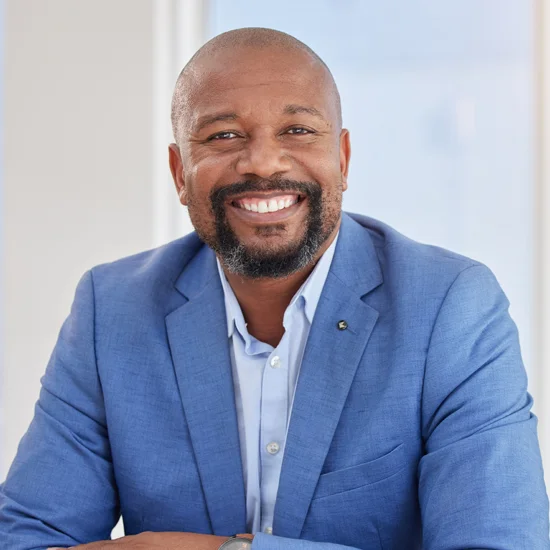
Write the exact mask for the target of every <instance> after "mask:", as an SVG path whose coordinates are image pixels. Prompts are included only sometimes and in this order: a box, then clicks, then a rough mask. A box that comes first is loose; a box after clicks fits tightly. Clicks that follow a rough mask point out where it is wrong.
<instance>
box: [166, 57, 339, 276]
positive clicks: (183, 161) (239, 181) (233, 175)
mask: <svg viewBox="0 0 550 550" xmlns="http://www.w3.org/2000/svg"><path fill="white" fill-rule="evenodd" d="M186 111H187V112H186V113H182V123H181V125H180V128H181V132H180V135H179V149H178V148H177V147H176V146H175V145H172V146H171V147H170V165H171V169H172V174H173V176H174V179H175V182H176V186H177V187H178V189H179V190H180V197H181V202H182V203H183V204H186V205H187V206H188V209H189V215H190V217H191V221H192V223H193V225H194V227H195V229H196V231H197V233H198V235H199V236H200V237H201V238H202V239H203V240H204V241H205V242H206V243H207V244H208V245H209V246H210V247H211V248H213V249H214V250H215V251H216V253H217V254H218V256H220V259H221V261H222V263H223V264H224V265H225V266H226V267H227V268H228V269H229V270H230V271H233V272H236V273H239V274H241V275H244V276H248V277H253V278H258V277H271V278H275V277H283V276H286V275H289V274H290V273H293V272H296V271H298V270H300V269H302V268H304V267H306V266H307V265H308V264H309V263H311V262H312V261H313V259H314V258H315V256H316V254H317V252H318V251H319V249H320V248H321V247H322V245H323V244H324V243H325V242H326V241H327V239H328V238H329V237H330V236H331V235H333V234H334V233H335V231H336V230H337V228H338V225H339V221H340V216H341V203H342V191H343V190H345V189H346V187H347V184H346V181H345V179H346V177H347V168H348V162H349V134H348V132H347V131H346V130H343V131H340V128H339V124H338V113H337V104H336V101H335V98H334V95H333V94H332V88H331V87H330V85H329V80H328V77H327V74H326V73H325V71H324V70H323V69H322V68H321V67H319V66H318V65H312V62H311V60H310V59H309V57H308V56H307V55H305V54H301V53H298V54H295V55H293V56H290V55H288V53H287V54H286V55H283V54H281V53H280V52H276V51H275V52H271V51H264V52H261V51H260V52H251V51H248V50H247V51H242V50H241V51H239V52H238V54H237V52H235V53H234V54H233V55H224V57H223V59H217V60H212V62H211V64H210V65H209V66H205V65H203V66H202V72H201V73H200V74H199V75H198V78H197V79H196V84H195V85H194V86H192V88H191V90H190V93H189V97H188V98H187V109H186Z"/></svg>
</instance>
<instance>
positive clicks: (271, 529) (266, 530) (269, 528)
mask: <svg viewBox="0 0 550 550" xmlns="http://www.w3.org/2000/svg"><path fill="white" fill-rule="evenodd" d="M264 531H265V532H266V533H267V534H268V535H272V534H273V527H266V528H265V529H264Z"/></svg>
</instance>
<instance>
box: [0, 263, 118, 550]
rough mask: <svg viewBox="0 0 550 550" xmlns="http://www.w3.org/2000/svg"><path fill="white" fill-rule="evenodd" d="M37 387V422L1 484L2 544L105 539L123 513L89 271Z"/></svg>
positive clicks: (19, 546) (17, 549)
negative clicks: (97, 350) (99, 362)
mask: <svg viewBox="0 0 550 550" xmlns="http://www.w3.org/2000/svg"><path fill="white" fill-rule="evenodd" d="M41 382H42V389H41V391H40V398H39V400H38V402H37V404H36V408H35V415H34V418H33V420H32V423H31V425H30V427H29V429H28V431H27V433H26V434H25V436H24V437H23V438H22V440H21V443H20V445H19V449H18V452H17V456H16V457H15V460H14V462H13V464H12V466H11V468H10V470H9V472H8V476H7V478H6V481H5V482H4V483H3V484H2V486H0V541H2V544H4V545H5V546H2V548H9V549H10V550H29V549H33V550H34V549H38V548H46V547H56V546H61V547H68V546H74V545H76V544H79V543H82V542H89V541H95V540H101V539H108V538H110V533H111V530H112V528H113V526H114V525H115V524H116V522H117V520H118V517H119V515H120V513H119V505H118V499H117V492H116V486H115V480H114V476H113V467H112V463H111V453H110V447H109V440H108V435H107V428H106V420H105V410H104V404H103V394H102V390H101V385H100V380H99V377H98V373H97V369H96V360H95V349H94V296H93V282H92V275H91V273H90V272H88V273H86V274H85V275H84V276H83V277H82V279H81V281H80V283H79V285H78V288H77V291H76V296H75V299H74V302H73V306H72V309H71V314H70V315H69V317H68V319H67V320H66V321H65V323H64V324H63V327H62V329H61V332H60V334H59V338H58V341H57V344H56V346H55V349H54V351H53V354H52V357H51V359H50V361H49V364H48V367H47V369H46V373H45V375H44V376H43V378H42V380H41Z"/></svg>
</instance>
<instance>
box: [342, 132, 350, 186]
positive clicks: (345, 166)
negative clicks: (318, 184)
mask: <svg viewBox="0 0 550 550" xmlns="http://www.w3.org/2000/svg"><path fill="white" fill-rule="evenodd" d="M350 158H351V143H350V138H349V130H346V129H345V128H343V129H342V132H341V133H340V172H341V174H342V188H343V191H345V190H346V189H347V188H348V170H349V161H350Z"/></svg>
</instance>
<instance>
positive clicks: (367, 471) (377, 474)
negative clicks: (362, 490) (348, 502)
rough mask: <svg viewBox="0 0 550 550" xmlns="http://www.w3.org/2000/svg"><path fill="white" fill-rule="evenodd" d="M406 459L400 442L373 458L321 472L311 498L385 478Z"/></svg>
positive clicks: (326, 495) (403, 447) (395, 471)
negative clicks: (340, 468) (332, 470)
mask: <svg viewBox="0 0 550 550" xmlns="http://www.w3.org/2000/svg"><path fill="white" fill-rule="evenodd" d="M406 460H407V459H406V454H405V445H404V444H403V443H401V444H400V445H398V446H397V447H395V449H393V450H392V451H390V452H389V453H387V454H385V455H383V456H381V457H379V458H376V459H374V460H369V461H368V462H363V463H362V464H357V465H356V466H350V467H349V468H344V469H342V470H336V471H334V472H327V473H326V474H322V475H321V476H320V477H319V481H318V483H317V488H316V489H315V493H314V494H313V499H314V500H315V499H320V498H323V497H328V496H330V495H336V494H338V493H344V492H346V491H351V490H353V489H358V488H359V487H363V486H365V485H372V484H373V483H377V482H379V481H382V480H384V479H387V478H389V477H391V476H392V475H394V474H396V473H397V472H399V471H400V470H402V469H403V468H404V467H405V465H406Z"/></svg>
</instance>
